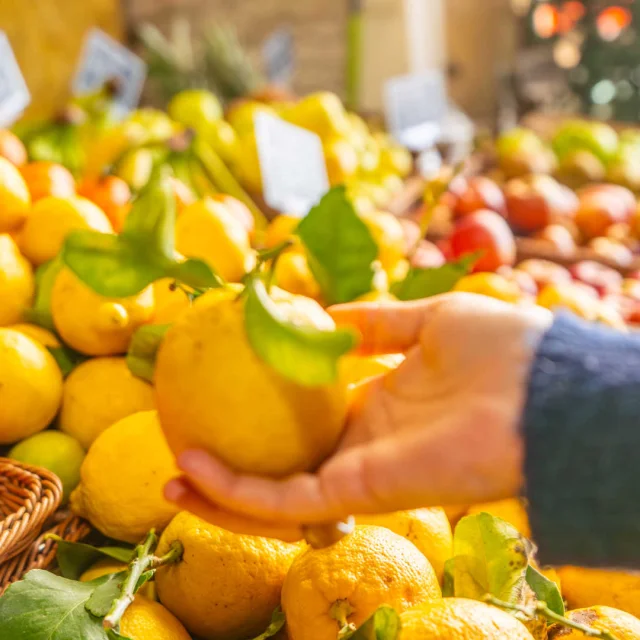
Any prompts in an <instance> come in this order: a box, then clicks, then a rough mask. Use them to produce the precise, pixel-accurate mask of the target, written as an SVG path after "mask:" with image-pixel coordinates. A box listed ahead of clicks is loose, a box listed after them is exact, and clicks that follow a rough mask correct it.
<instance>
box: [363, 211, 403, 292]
mask: <svg viewBox="0 0 640 640" xmlns="http://www.w3.org/2000/svg"><path fill="white" fill-rule="evenodd" d="M360 217H361V218H362V219H363V220H364V222H365V224H366V225H367V227H369V231H370V232H371V235H372V236H373V239H374V240H375V241H376V243H377V245H378V250H379V253H378V260H380V263H381V264H382V267H383V268H384V270H385V271H387V272H388V273H390V274H393V275H394V277H393V278H392V280H397V279H398V278H397V277H396V274H394V271H395V269H396V268H397V266H398V263H400V262H402V261H403V260H404V257H405V253H406V241H405V236H404V230H403V228H402V224H401V223H400V221H399V220H398V219H397V218H396V217H395V216H394V215H393V214H391V213H387V212H386V211H371V212H362V213H360Z"/></svg>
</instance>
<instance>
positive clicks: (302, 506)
mask: <svg viewBox="0 0 640 640" xmlns="http://www.w3.org/2000/svg"><path fill="white" fill-rule="evenodd" d="M330 313H331V314H332V316H333V317H334V319H335V320H336V323H337V324H338V325H351V326H355V327H356V328H358V329H359V330H360V332H361V333H362V342H361V345H360V352H361V353H363V354H371V353H392V352H400V351H402V352H405V353H406V360H405V362H404V363H403V364H401V365H400V366H399V367H398V369H396V370H395V371H393V372H391V373H389V374H387V375H385V376H383V377H380V378H377V379H375V380H373V381H369V382H368V383H366V384H364V385H363V386H362V388H360V389H359V390H358V396H357V400H356V402H355V405H354V407H353V411H352V413H351V416H350V418H349V422H348V424H347V428H346V431H345V436H344V438H343V441H342V443H341V445H340V447H339V449H338V451H337V452H336V453H335V454H334V455H333V456H332V457H331V458H329V459H328V460H327V461H326V462H325V463H324V464H323V465H322V467H321V468H320V469H319V470H318V471H317V473H306V474H298V475H295V476H293V477H291V478H288V479H285V480H272V479H266V478H258V477H253V476H247V475H239V474H236V473H234V472H233V471H232V470H230V469H228V468H227V467H225V466H224V465H223V464H222V463H221V462H220V461H218V460H216V459H215V458H213V457H212V456H210V455H209V454H207V453H206V452H204V451H187V452H185V453H183V454H182V455H181V456H180V457H179V459H178V466H179V467H180V469H181V470H182V471H183V473H184V474H185V475H184V477H182V478H179V479H176V480H173V481H172V482H170V483H169V484H168V485H167V487H166V491H165V494H166V497H167V498H168V499H169V500H171V501H173V502H175V503H176V504H177V505H178V506H179V507H180V508H182V509H186V510H189V511H192V512H193V513H195V514H196V515H199V516H200V517H202V518H204V519H206V520H209V521H210V522H213V523H215V524H218V525H220V526H222V527H225V528H228V529H232V530H235V531H238V532H241V533H252V534H259V535H268V536H272V537H279V538H282V539H285V540H289V539H291V540H295V539H299V538H300V532H301V526H302V523H306V524H313V523H322V522H328V521H333V520H340V519H342V518H344V517H345V516H347V515H349V514H353V513H382V512H390V511H396V510H400V509H410V508H416V507H424V506H434V505H458V504H470V503H475V502H484V501H490V500H498V499H502V498H506V497H509V496H513V495H516V494H517V493H518V492H519V491H520V489H521V486H522V467H523V458H524V451H523V443H522V439H521V437H520V433H519V423H520V415H521V412H522V409H523V405H524V402H525V395H526V384H527V378H528V373H529V368H530V365H531V363H532V360H533V357H534V354H535V349H536V346H537V342H538V339H539V338H540V337H541V336H542V334H543V333H544V331H546V329H547V328H548V327H549V326H550V324H551V322H552V316H551V313H550V312H549V311H547V310H545V309H542V308H539V307H535V306H531V307H518V306H514V305H509V304H506V303H503V302H500V301H497V300H494V299H491V298H488V297H485V296H476V295H473V294H464V293H454V294H445V295H442V296H437V297H434V298H429V299H427V300H422V301H417V302H411V303H394V304H385V305H378V304H375V303H354V304H348V305H341V306H337V307H334V308H333V309H330Z"/></svg>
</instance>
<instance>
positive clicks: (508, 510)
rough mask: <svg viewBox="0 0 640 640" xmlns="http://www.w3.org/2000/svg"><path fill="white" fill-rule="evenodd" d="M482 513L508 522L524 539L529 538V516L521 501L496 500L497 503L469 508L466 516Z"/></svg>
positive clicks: (512, 499) (475, 505)
mask: <svg viewBox="0 0 640 640" xmlns="http://www.w3.org/2000/svg"><path fill="white" fill-rule="evenodd" d="M483 512H484V513H490V514H491V515H492V516H495V517H496V518H500V519H501V520H504V521H505V522H508V523H509V524H510V525H512V526H513V527H515V528H516V529H517V530H518V531H519V532H520V533H521V534H522V535H523V536H524V537H525V538H531V527H530V526H529V515H528V514H527V509H526V507H525V505H524V503H523V502H522V500H518V499H516V498H509V499H508V500H498V501H497V502H486V503H484V504H474V505H473V506H472V507H470V509H469V512H468V514H469V515H470V516H472V515H476V514H478V513H483Z"/></svg>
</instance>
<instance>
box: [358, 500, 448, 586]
mask: <svg viewBox="0 0 640 640" xmlns="http://www.w3.org/2000/svg"><path fill="white" fill-rule="evenodd" d="M356 522H357V523H358V524H368V525H374V526H376V527H384V528H385V529H389V530H390V531H393V532H394V533H397V534H398V535H399V536H402V537H403V538H406V539H407V540H409V541H410V542H413V544H414V545H415V546H416V547H417V548H418V551H421V552H422V553H423V554H424V555H425V557H426V558H427V560H428V561H429V563H430V564H431V566H432V567H433V570H434V571H435V572H436V575H437V576H438V580H439V581H440V582H442V577H443V575H444V563H445V562H446V561H447V560H448V559H449V558H451V556H452V555H453V535H452V533H451V525H450V524H449V520H448V518H447V514H446V513H445V512H444V511H443V510H442V509H440V508H438V507H435V508H433V509H415V510H414V511H398V512H396V513H387V514H383V515H375V516H371V515H367V516H358V517H357V518H356Z"/></svg>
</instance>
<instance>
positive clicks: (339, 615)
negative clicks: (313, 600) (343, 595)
mask: <svg viewBox="0 0 640 640" xmlns="http://www.w3.org/2000/svg"><path fill="white" fill-rule="evenodd" d="M354 611H355V609H354V608H353V607H352V606H351V605H350V604H349V601H348V600H344V599H343V600H336V601H335V602H334V603H333V605H331V611H330V612H329V615H330V616H331V617H332V618H333V619H334V620H335V621H336V622H337V623H338V624H339V625H340V632H339V633H338V640H342V638H348V637H349V635H350V634H351V633H353V632H354V631H355V630H356V627H355V625H353V624H351V623H349V622H347V620H348V618H349V616H350V615H351V614H352V613H353V612H354Z"/></svg>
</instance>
